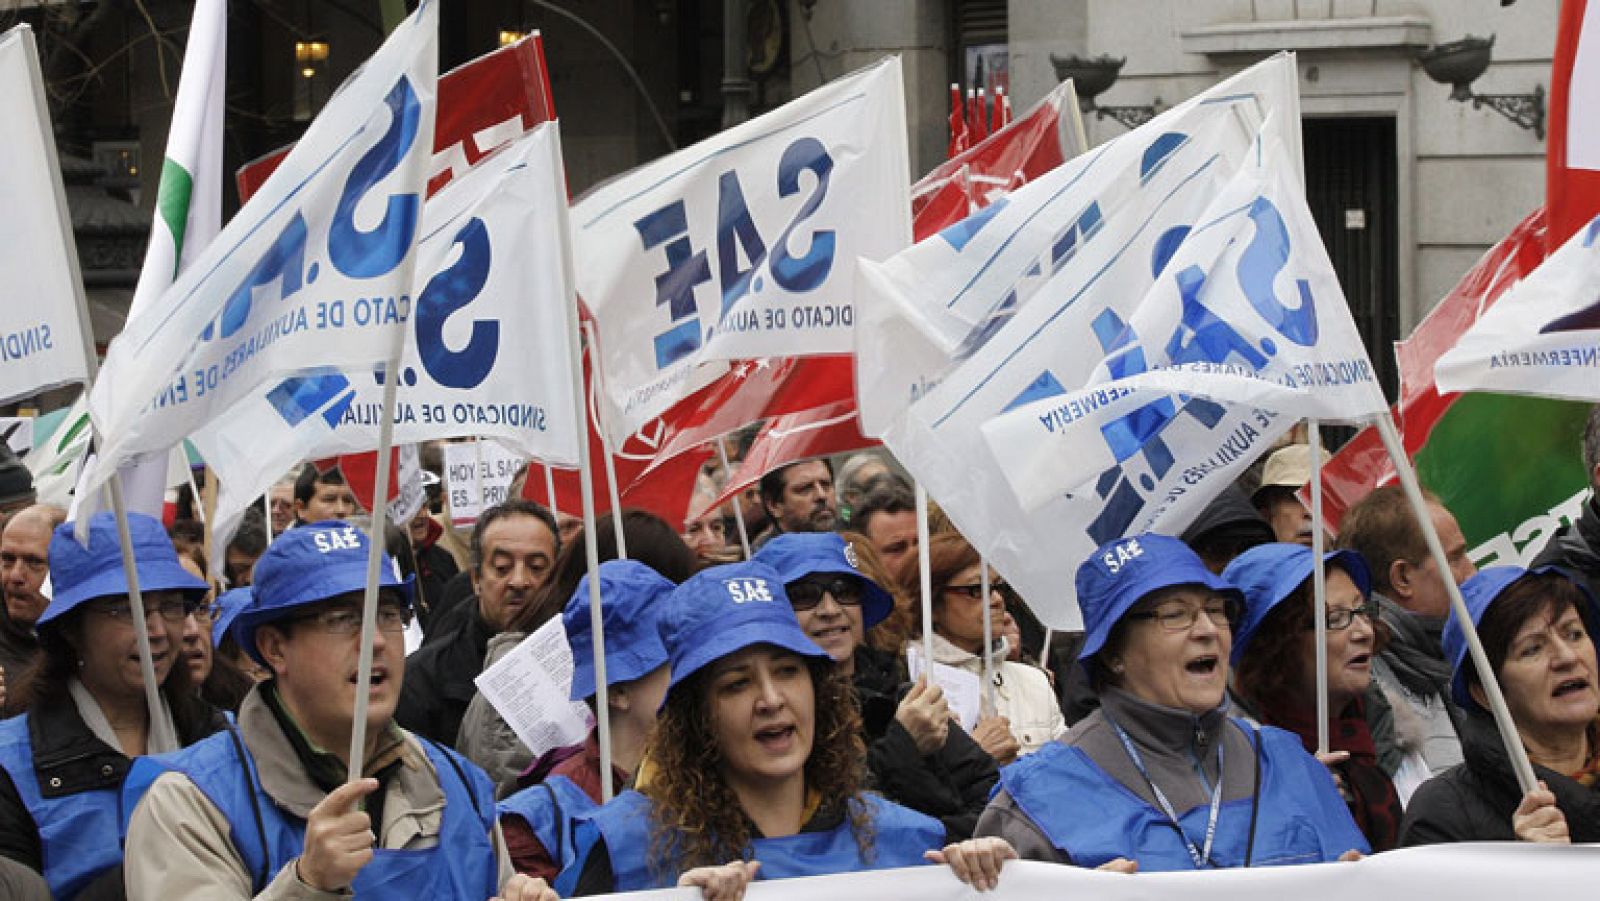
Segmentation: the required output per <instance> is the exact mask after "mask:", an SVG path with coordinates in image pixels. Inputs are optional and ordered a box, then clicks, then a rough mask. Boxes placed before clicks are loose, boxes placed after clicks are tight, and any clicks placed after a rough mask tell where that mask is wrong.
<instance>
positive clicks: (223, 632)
mask: <svg viewBox="0 0 1600 901" xmlns="http://www.w3.org/2000/svg"><path fill="white" fill-rule="evenodd" d="M253 594H254V592H253V591H252V590H251V588H250V586H248V585H246V586H244V587H243V588H235V589H233V590H232V591H227V592H223V594H222V597H219V598H217V603H216V610H215V612H214V613H213V614H212V619H211V646H212V647H216V646H217V645H219V644H222V639H223V638H225V637H226V636H227V635H228V630H229V629H230V628H232V627H233V621H234V620H236V619H238V618H239V614H241V613H243V612H244V608H246V607H248V606H249V605H250V598H251V596H252V595H253Z"/></svg>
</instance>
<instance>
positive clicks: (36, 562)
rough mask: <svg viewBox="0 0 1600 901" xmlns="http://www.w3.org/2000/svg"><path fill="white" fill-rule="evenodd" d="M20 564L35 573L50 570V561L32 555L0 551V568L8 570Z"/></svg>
mask: <svg viewBox="0 0 1600 901" xmlns="http://www.w3.org/2000/svg"><path fill="white" fill-rule="evenodd" d="M18 563H21V564H22V565H23V566H26V567H27V568H28V569H31V570H33V571H34V572H36V573H42V572H44V571H45V570H46V569H49V568H50V561H49V560H46V559H45V558H43V557H35V556H33V555H32V554H13V553H11V552H10V551H0V566H3V567H5V568H6V569H10V568H11V567H13V566H16V565H17V564H18Z"/></svg>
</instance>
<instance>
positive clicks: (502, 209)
mask: <svg viewBox="0 0 1600 901" xmlns="http://www.w3.org/2000/svg"><path fill="white" fill-rule="evenodd" d="M560 152H561V149H560V135H559V131H558V127H557V125H556V124H555V123H553V122H547V123H543V124H541V125H539V126H537V127H535V128H534V129H533V130H532V131H529V132H527V133H525V134H523V135H522V136H521V137H519V138H517V139H516V140H514V141H513V142H511V143H510V144H509V145H507V146H506V147H504V148H502V149H501V150H499V151H498V152H496V153H495V154H494V155H493V156H490V157H488V158H486V159H484V160H481V161H480V162H479V163H478V164H477V165H476V166H474V167H473V168H471V169H469V170H467V171H466V172H465V173H464V174H461V175H458V176H457V177H456V178H454V179H453V180H452V181H451V182H450V183H449V184H447V185H446V186H445V187H444V188H443V189H441V190H440V191H439V192H438V193H436V194H434V195H433V196H432V197H431V198H429V199H428V201H427V204H426V206H424V208H423V226H422V229H421V231H420V235H419V239H418V244H417V269H416V281H415V290H413V291H411V292H410V296H411V297H414V298H415V303H414V308H413V310H412V315H411V316H410V317H409V320H408V321H407V322H406V323H405V335H404V337H405V347H404V350H403V352H402V355H401V362H400V383H399V386H398V390H397V391H396V396H395V410H394V440H395V442H396V443H401V444H404V443H416V442H422V441H429V440H434V439H438V438H448V437H458V436H464V435H485V436H491V437H494V438H495V439H497V440H499V441H500V442H502V443H503V444H505V445H506V446H507V447H509V448H514V449H515V450H516V451H517V452H519V453H520V454H521V455H522V456H523V457H530V456H531V457H538V458H540V459H542V460H549V461H551V462H554V463H557V464H560V465H573V464H575V463H576V461H577V457H578V435H577V431H576V428H575V425H574V423H575V422H576V413H575V412H574V411H573V409H572V400H571V397H572V389H571V387H570V384H569V383H570V382H571V379H572V364H571V362H570V360H569V358H568V352H567V344H566V337H565V336H566V331H565V329H567V328H570V327H571V326H570V317H571V316H572V315H574V311H572V310H571V309H569V304H568V302H567V299H566V298H567V296H568V295H567V290H568V288H567V286H566V284H565V280H564V276H563V271H564V270H563V267H562V265H561V240H562V236H561V233H560V230H559V229H560V225H559V218H558V217H557V216H556V215H555V210H557V209H558V205H560V204H564V203H565V202H566V193H565V190H566V189H565V186H564V184H563V180H562V178H561V168H560ZM354 316H355V310H354V309H353V308H351V309H345V310H342V311H340V310H336V311H333V312H331V313H330V321H332V322H345V323H351V322H353V321H354ZM355 324H357V325H359V324H360V323H355ZM335 378H336V379H337V381H338V385H337V388H336V391H337V392H338V393H337V399H336V400H334V403H333V404H332V405H331V406H329V407H328V408H327V411H326V414H325V415H326V416H327V417H328V419H327V422H328V426H327V427H318V428H314V429H305V428H294V427H292V426H290V425H289V424H288V423H287V422H286V421H284V417H282V416H279V415H277V414H276V413H275V412H274V410H275V403H276V400H275V399H274V398H273V397H272V396H271V395H270V394H262V393H257V394H256V395H255V396H253V397H250V398H247V399H246V400H244V401H243V402H241V403H239V404H237V405H235V406H234V408H233V409H231V410H229V411H228V413H227V415H225V416H224V417H222V418H221V419H219V420H217V421H216V422H214V423H212V424H210V425H208V426H206V427H205V428H204V429H202V430H201V431H200V432H198V433H197V434H196V435H195V437H194V442H195V446H196V447H197V448H198V449H199V450H200V453H201V454H202V455H203V456H204V457H205V459H206V460H207V461H208V462H210V463H211V464H212V465H213V466H215V467H216V468H217V470H218V471H219V472H220V473H222V474H223V490H222V496H221V497H220V498H219V500H218V504H217V509H218V511H219V512H218V519H219V520H222V521H228V520H229V519H230V518H231V517H232V516H233V515H234V514H235V512H236V511H239V510H242V509H243V508H244V506H246V505H248V504H250V503H252V502H253V501H254V499H255V498H257V497H259V496H260V495H261V493H262V492H264V491H265V490H266V489H267V488H268V487H269V486H270V485H271V483H272V481H273V480H274V479H275V478H276V477H277V475H278V474H279V473H280V472H281V471H282V470H283V468H284V467H285V466H286V465H288V464H287V462H284V461H283V460H281V459H279V458H277V457H274V458H273V459H270V460H269V459H264V458H263V456H264V455H263V454H262V453H261V450H260V448H261V441H262V429H263V428H271V429H272V430H273V433H274V434H279V435H282V439H283V440H284V441H285V442H288V441H296V442H298V443H297V444H295V445H294V446H293V454H294V456H292V457H290V458H289V462H292V461H293V460H294V459H305V458H316V457H322V456H330V455H334V454H339V453H346V452H350V451H361V450H371V449H372V448H373V447H375V446H376V445H377V440H378V425H379V418H380V408H381V405H380V400H381V395H382V390H383V386H382V383H381V382H379V381H378V380H377V379H376V378H375V377H373V376H372V375H371V374H362V375H353V376H351V377H350V378H348V379H346V378H344V377H343V376H336V377H335ZM323 390H324V392H326V391H327V390H328V389H323ZM261 423H265V424H268V425H261ZM252 424H255V425H252ZM274 443H276V441H275V440H274ZM229 475H232V476H233V478H232V479H231V480H230V479H229V478H228V476H229Z"/></svg>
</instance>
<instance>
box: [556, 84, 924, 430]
mask: <svg viewBox="0 0 1600 901" xmlns="http://www.w3.org/2000/svg"><path fill="white" fill-rule="evenodd" d="M906 154H907V151H906V125H905V99H904V94H903V91H902V87H901V76H900V61H899V60H898V59H886V60H884V61H882V62H879V63H877V64H875V65H872V66H869V67H867V68H865V69H862V70H860V71H858V72H856V73H854V74H852V75H849V76H846V77H844V78H840V79H838V80H836V81H833V82H830V83H828V84H827V85H825V86H823V87H821V88H818V89H817V90H815V91H812V92H811V93H809V94H807V95H805V96H803V97H801V98H799V99H797V100H794V101H791V102H790V103H788V104H785V105H784V106H783V107H781V108H779V109H777V110H774V111H773V112H771V113H768V114H766V115H764V116H761V117H760V118H757V119H753V120H751V121H749V122H746V123H744V124H742V125H739V126H736V127H734V128H730V129H728V130H727V131H724V132H722V133H721V134H718V135H716V136H715V137H713V138H710V139H709V140H706V141H702V142H701V143H699V144H696V145H694V146H693V147H689V148H687V149H685V150H681V151H679V152H677V153H674V154H672V155H670V156H667V157H663V158H661V159H659V160H656V161H655V162H653V163H650V164H648V165H645V166H642V167H640V168H638V169H636V170H634V171H632V172H630V173H628V174H627V175H624V176H622V177H621V178H618V179H617V180H615V181H613V182H610V183H608V184H605V185H602V186H601V187H599V188H597V189H595V190H594V191H593V192H591V193H590V194H589V195H588V196H586V197H585V198H583V199H582V201H580V202H579V203H577V204H576V205H575V206H574V207H573V209H572V235H573V246H574V255H575V256H576V258H577V260H578V267H579V268H578V294H579V296H580V297H582V298H583V301H584V303H586V304H587V305H588V307H589V310H590V311H591V312H592V313H593V315H594V319H595V322H596V325H597V327H598V329H599V347H600V352H601V357H600V359H601V372H602V373H603V377H602V383H603V384H604V386H605V393H606V395H607V397H606V402H605V403H603V404H602V405H601V407H602V411H603V415H604V420H605V425H606V430H607V434H608V435H611V436H621V435H627V434H631V433H632V432H634V431H635V430H637V429H638V428H639V427H640V426H642V425H644V424H645V423H646V422H648V421H649V420H650V419H651V418H652V417H654V416H657V415H659V414H660V413H662V412H664V411H665V410H666V409H667V408H668V407H670V406H672V404H673V403H674V402H675V401H677V400H679V399H680V398H682V397H685V396H687V395H688V394H690V393H691V392H693V391H694V390H695V389H697V388H700V387H702V386H703V385H705V384H706V383H707V382H708V381H709V380H710V379H711V378H713V377H715V376H716V375H719V374H721V373H722V372H723V371H725V370H726V368H727V367H726V366H725V365H714V366H704V365H703V364H706V363H711V362H713V361H725V360H729V359H739V358H753V357H766V356H797V355H805V354H847V353H850V352H851V350H852V344H853V341H852V332H853V324H854V321H855V310H854V297H853V294H854V287H855V266H856V260H857V258H858V257H861V258H866V259H874V260H876V259H883V258H885V257H887V256H889V255H890V254H893V253H895V252H897V251H899V250H901V249H903V248H904V247H905V246H906V245H907V244H909V243H910V242H911V217H910V208H911V204H910V196H909V188H908V185H909V184H910V181H911V179H910V175H909V164H908V162H907V155H906Z"/></svg>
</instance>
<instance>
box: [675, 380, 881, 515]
mask: <svg viewBox="0 0 1600 901" xmlns="http://www.w3.org/2000/svg"><path fill="white" fill-rule="evenodd" d="M878 444H879V442H878V441H877V440H876V439H873V438H868V437H867V436H865V435H863V434H861V423H860V420H859V419H858V418H857V416H856V406H855V404H853V403H840V404H829V405H828V406H825V407H817V408H815V409H811V410H807V411H805V412H803V413H790V414H789V415H787V416H779V417H777V418H775V419H772V420H770V421H769V422H768V423H767V424H766V425H764V426H762V427H761V431H760V432H758V433H757V434H756V438H755V440H754V441H753V442H751V443H750V449H749V450H748V451H747V452H746V453H745V456H744V459H743V460H741V461H740V463H739V468H738V469H736V470H734V472H733V473H732V474H731V475H730V476H729V477H728V480H727V482H726V483H724V484H723V486H722V494H721V495H719V496H718V497H717V498H716V499H715V500H713V501H711V502H710V503H708V504H706V505H705V507H704V508H703V509H700V510H690V511H689V514H688V518H689V519H690V520H693V519H697V518H698V517H699V516H700V515H701V514H703V513H704V512H705V511H706V510H709V509H711V508H713V507H719V506H721V505H722V504H725V503H727V502H728V501H729V500H731V499H732V498H733V497H734V496H735V495H738V494H740V493H742V492H743V491H744V490H745V489H746V488H749V487H750V486H751V485H754V484H756V483H757V482H759V481H761V477H762V476H764V475H766V474H767V473H769V472H772V471H773V470H775V469H777V468H779V467H780V466H787V465H789V464H790V463H797V462H799V461H801V460H810V459H814V458H816V457H828V456H832V455H833V454H843V453H848V452H850V451H857V450H862V449H865V448H869V447H877V446H878Z"/></svg>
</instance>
